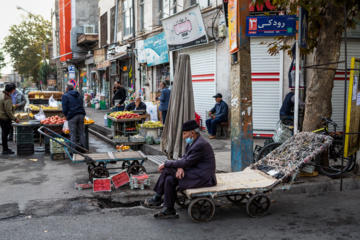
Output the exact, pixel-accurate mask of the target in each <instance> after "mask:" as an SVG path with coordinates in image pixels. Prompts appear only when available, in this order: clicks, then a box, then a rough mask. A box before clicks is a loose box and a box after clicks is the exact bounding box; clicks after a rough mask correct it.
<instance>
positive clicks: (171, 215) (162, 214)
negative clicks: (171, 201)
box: [154, 209, 179, 219]
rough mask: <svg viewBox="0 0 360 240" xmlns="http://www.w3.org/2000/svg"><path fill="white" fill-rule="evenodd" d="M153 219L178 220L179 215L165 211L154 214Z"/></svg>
mask: <svg viewBox="0 0 360 240" xmlns="http://www.w3.org/2000/svg"><path fill="white" fill-rule="evenodd" d="M154 218H155V219H169V218H179V214H178V213H177V212H176V211H175V210H173V211H170V210H169V209H166V210H164V211H162V212H159V213H157V214H155V215H154Z"/></svg>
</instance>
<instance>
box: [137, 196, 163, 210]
mask: <svg viewBox="0 0 360 240" xmlns="http://www.w3.org/2000/svg"><path fill="white" fill-rule="evenodd" d="M140 204H141V206H143V207H146V208H157V209H159V208H162V206H161V205H162V200H159V201H155V200H154V198H149V199H146V200H145V201H141V202H140Z"/></svg>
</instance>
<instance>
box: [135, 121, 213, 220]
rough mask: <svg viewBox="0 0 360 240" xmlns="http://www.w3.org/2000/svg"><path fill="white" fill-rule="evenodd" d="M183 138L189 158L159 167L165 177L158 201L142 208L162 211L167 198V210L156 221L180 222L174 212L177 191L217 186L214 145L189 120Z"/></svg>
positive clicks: (145, 203) (157, 187)
mask: <svg viewBox="0 0 360 240" xmlns="http://www.w3.org/2000/svg"><path fill="white" fill-rule="evenodd" d="M182 137H183V139H185V141H186V143H187V144H186V146H185V154H184V155H183V156H182V158H181V159H180V160H176V161H166V162H165V163H163V164H161V165H160V166H159V169H158V170H159V172H161V175H160V177H159V179H158V181H157V183H156V185H155V187H154V191H155V195H154V197H152V198H150V199H147V200H145V201H143V202H142V203H141V204H142V206H144V207H148V208H159V207H161V204H162V200H161V198H162V196H163V195H164V207H166V209H165V210H164V211H162V212H159V213H157V214H155V215H154V217H155V218H178V217H179V216H178V214H177V212H176V210H175V208H174V205H175V200H176V187H177V186H179V190H180V191H185V190H186V189H190V188H199V187H211V186H214V185H216V177H215V168H216V164H215V155H214V151H213V149H212V147H211V146H210V144H209V143H208V142H207V141H206V140H205V139H204V138H202V137H201V135H200V133H199V125H198V124H197V123H196V121H195V120H189V121H187V122H185V123H184V124H183V126H182Z"/></svg>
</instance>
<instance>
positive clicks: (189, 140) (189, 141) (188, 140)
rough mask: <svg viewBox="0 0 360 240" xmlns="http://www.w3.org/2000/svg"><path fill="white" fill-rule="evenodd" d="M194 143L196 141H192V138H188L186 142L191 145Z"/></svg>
mask: <svg viewBox="0 0 360 240" xmlns="http://www.w3.org/2000/svg"><path fill="white" fill-rule="evenodd" d="M193 141H194V139H192V138H190V137H188V138H186V139H185V142H186V143H189V144H191V143H192V142H193Z"/></svg>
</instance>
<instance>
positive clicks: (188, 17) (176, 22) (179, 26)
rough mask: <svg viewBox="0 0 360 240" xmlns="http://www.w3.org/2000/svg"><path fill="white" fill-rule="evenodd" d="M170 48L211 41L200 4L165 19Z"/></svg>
mask: <svg viewBox="0 0 360 240" xmlns="http://www.w3.org/2000/svg"><path fill="white" fill-rule="evenodd" d="M161 22H162V25H163V27H164V32H165V34H166V39H167V43H168V45H169V50H170V51H174V50H180V49H183V48H188V47H193V46H197V45H201V44H207V43H208V42H209V40H208V37H207V34H206V30H205V26H204V21H203V18H202V15H201V11H200V7H199V5H195V6H193V7H190V8H188V9H186V10H184V11H182V12H179V13H177V14H174V15H172V16H170V17H168V18H165V19H163V20H162V21H161Z"/></svg>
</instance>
